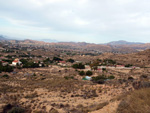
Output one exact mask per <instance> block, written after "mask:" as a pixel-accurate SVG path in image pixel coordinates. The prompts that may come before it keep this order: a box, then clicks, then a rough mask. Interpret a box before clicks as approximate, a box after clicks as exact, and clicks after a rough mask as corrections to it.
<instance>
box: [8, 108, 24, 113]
mask: <svg viewBox="0 0 150 113" xmlns="http://www.w3.org/2000/svg"><path fill="white" fill-rule="evenodd" d="M8 113H25V109H23V108H21V107H13V108H12V109H11V110H9V111H8Z"/></svg>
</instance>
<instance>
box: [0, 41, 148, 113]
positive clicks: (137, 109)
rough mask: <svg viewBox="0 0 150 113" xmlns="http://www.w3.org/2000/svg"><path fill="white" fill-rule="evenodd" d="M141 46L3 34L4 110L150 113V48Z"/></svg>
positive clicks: (0, 103)
mask: <svg viewBox="0 0 150 113" xmlns="http://www.w3.org/2000/svg"><path fill="white" fill-rule="evenodd" d="M2 42H3V43H2ZM40 44H42V45H40ZM76 45H78V46H76ZM136 46H138V45H136ZM136 46H135V45H130V47H131V49H130V50H129V51H128V52H123V53H120V52H119V51H122V50H120V49H117V48H119V45H116V49H115V50H114V48H112V47H111V46H109V45H95V44H86V43H78V44H72V45H70V43H68V44H66V43H54V44H52V43H51V44H49V43H45V42H39V41H37V42H35V41H31V40H26V41H16V40H11V41H6V40H5V41H4V40H3V41H1V43H0V61H1V63H0V113H149V111H150V50H149V49H147V48H146V47H145V48H144V47H143V46H142V44H140V45H139V46H138V47H139V48H138V47H136ZM141 46H142V47H143V50H142V51H137V50H136V49H137V48H138V49H141ZM122 47H123V48H124V49H123V48H122V49H123V50H126V49H127V50H128V47H127V45H123V46H122ZM99 48H100V49H99ZM125 48H126V49H125ZM135 48H136V49H135ZM112 50H114V51H112Z"/></svg>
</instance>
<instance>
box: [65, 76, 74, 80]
mask: <svg viewBox="0 0 150 113" xmlns="http://www.w3.org/2000/svg"><path fill="white" fill-rule="evenodd" d="M64 78H65V79H66V80H69V79H74V77H73V76H65V77H64Z"/></svg>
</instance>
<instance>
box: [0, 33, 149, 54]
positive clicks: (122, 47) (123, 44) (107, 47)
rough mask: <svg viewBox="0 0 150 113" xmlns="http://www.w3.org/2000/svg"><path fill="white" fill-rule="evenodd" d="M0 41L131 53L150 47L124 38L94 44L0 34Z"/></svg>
mask: <svg viewBox="0 0 150 113" xmlns="http://www.w3.org/2000/svg"><path fill="white" fill-rule="evenodd" d="M0 41H9V42H11V43H13V44H26V45H41V46H43V45H44V46H45V45H50V46H54V47H60V48H61V47H62V48H71V49H83V50H88V51H89V50H90V51H98V52H114V53H133V52H138V51H143V50H146V49H150V43H141V42H127V41H124V40H120V41H112V42H109V43H106V44H94V43H86V42H58V41H57V40H51V39H41V41H37V40H30V39H26V40H16V39H12V38H9V37H6V36H3V35H0Z"/></svg>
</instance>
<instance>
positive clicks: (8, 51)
mask: <svg viewBox="0 0 150 113" xmlns="http://www.w3.org/2000/svg"><path fill="white" fill-rule="evenodd" d="M2 52H3V53H13V52H15V51H14V50H10V49H7V50H3V51H2Z"/></svg>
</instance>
